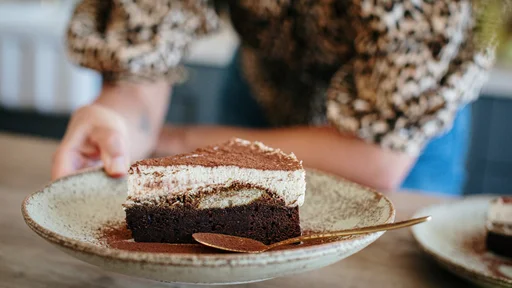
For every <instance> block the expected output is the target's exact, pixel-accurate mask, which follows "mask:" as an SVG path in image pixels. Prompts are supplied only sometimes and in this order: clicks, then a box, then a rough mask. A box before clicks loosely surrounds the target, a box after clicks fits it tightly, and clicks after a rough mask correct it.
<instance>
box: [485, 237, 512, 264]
mask: <svg viewBox="0 0 512 288" xmlns="http://www.w3.org/2000/svg"><path fill="white" fill-rule="evenodd" d="M511 244H512V236H506V235H502V234H498V233H494V232H488V233H487V239H486V245H487V249H488V250H490V251H492V252H494V253H496V254H498V255H501V256H505V257H510V258H512V245H511Z"/></svg>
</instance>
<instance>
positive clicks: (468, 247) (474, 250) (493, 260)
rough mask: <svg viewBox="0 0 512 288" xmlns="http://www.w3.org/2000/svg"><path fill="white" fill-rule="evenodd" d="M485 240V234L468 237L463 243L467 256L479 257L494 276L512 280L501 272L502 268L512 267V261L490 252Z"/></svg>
mask: <svg viewBox="0 0 512 288" xmlns="http://www.w3.org/2000/svg"><path fill="white" fill-rule="evenodd" d="M485 239H486V234H485V232H480V233H478V234H475V235H473V236H471V237H467V238H466V239H465V240H464V242H463V243H462V249H464V252H465V253H467V254H473V255H475V256H477V257H478V258H479V259H480V261H482V262H483V263H484V264H485V265H486V266H487V269H488V270H489V271H490V272H491V273H492V274H493V275H494V276H496V277H502V278H508V279H511V278H510V277H509V276H508V275H505V274H503V273H502V272H501V271H500V267H501V266H512V259H507V258H503V257H500V256H497V255H495V254H494V253H492V252H490V251H489V250H488V249H487V247H486V244H485Z"/></svg>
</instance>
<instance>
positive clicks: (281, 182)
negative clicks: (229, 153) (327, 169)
mask: <svg viewBox="0 0 512 288" xmlns="http://www.w3.org/2000/svg"><path fill="white" fill-rule="evenodd" d="M137 171H138V172H137V173H132V174H130V175H129V177H128V201H127V204H129V203H130V202H133V201H134V202H148V201H149V202H154V201H155V200H156V201H161V200H160V199H161V198H164V199H167V201H169V199H179V198H180V196H181V198H183V197H196V198H197V197H202V195H204V193H202V192H204V189H205V188H208V187H217V186H226V187H229V186H231V185H233V183H240V184H243V185H247V186H252V187H261V188H262V189H264V190H266V191H268V192H270V193H272V196H273V197H276V198H280V199H282V200H283V203H284V205H285V206H288V207H296V206H301V205H302V204H303V203H304V194H305V190H306V180H305V177H306V175H305V171H304V170H296V171H273V170H263V171H262V170H257V169H249V168H240V167H235V166H221V167H202V166H181V165H180V166H169V167H164V166H143V165H139V166H138V170H137ZM257 196H258V195H255V196H254V197H256V198H257ZM210 200H211V198H210V199H205V201H210ZM219 200H221V199H219ZM171 204H172V203H171ZM241 204H244V203H241ZM219 205H220V206H219V207H221V208H222V207H224V206H223V205H222V204H219Z"/></svg>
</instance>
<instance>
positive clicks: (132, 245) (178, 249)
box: [99, 223, 354, 254]
mask: <svg viewBox="0 0 512 288" xmlns="http://www.w3.org/2000/svg"><path fill="white" fill-rule="evenodd" d="M313 233H315V232H312V231H303V233H302V234H303V235H308V234H313ZM317 233H318V232H317ZM351 238H354V236H348V237H342V238H338V239H337V240H338V241H344V240H349V239H351ZM99 240H100V241H101V242H102V243H105V244H106V245H107V246H108V247H110V248H114V249H119V250H125V251H132V252H146V253H171V254H219V253H232V252H226V251H221V250H217V249H214V248H210V247H206V246H203V245H201V244H169V243H147V242H135V241H134V240H133V238H132V234H131V232H130V230H129V229H128V227H126V223H117V224H107V225H104V227H102V228H100V229H99ZM330 242H334V239H330V240H328V239H318V240H311V241H308V242H305V243H301V244H292V245H288V246H283V247H277V248H276V249H273V251H274V250H286V249H297V248H306V247H309V246H315V245H321V244H326V243H330Z"/></svg>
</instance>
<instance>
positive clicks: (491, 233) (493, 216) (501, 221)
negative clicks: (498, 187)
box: [487, 197, 512, 257]
mask: <svg viewBox="0 0 512 288" xmlns="http://www.w3.org/2000/svg"><path fill="white" fill-rule="evenodd" d="M487 249H489V250H490V251H492V252H494V253H496V254H498V255H502V256H506V257H512V197H500V198H498V199H496V200H494V201H492V202H491V205H490V207H489V212H488V218H487Z"/></svg>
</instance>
